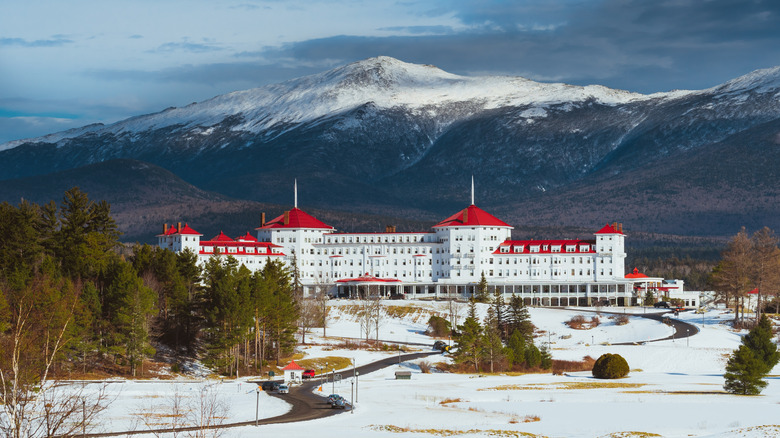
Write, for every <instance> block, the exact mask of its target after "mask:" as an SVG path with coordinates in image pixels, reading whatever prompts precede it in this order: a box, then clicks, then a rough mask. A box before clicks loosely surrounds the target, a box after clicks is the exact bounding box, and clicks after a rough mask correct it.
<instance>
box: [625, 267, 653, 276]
mask: <svg viewBox="0 0 780 438" xmlns="http://www.w3.org/2000/svg"><path fill="white" fill-rule="evenodd" d="M626 278H650V277H648V276H647V275H645V274H642V273H641V272H639V269H638V268H634V272H632V273H630V274H626Z"/></svg>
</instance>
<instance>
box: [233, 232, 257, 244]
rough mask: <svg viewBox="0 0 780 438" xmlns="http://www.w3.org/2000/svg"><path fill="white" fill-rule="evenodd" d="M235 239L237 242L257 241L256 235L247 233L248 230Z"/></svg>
mask: <svg viewBox="0 0 780 438" xmlns="http://www.w3.org/2000/svg"><path fill="white" fill-rule="evenodd" d="M236 240H238V241H239V242H257V237H254V236H252V235H251V234H249V231H247V232H246V234H244V235H243V236H241V237H239V238H238V239H236Z"/></svg>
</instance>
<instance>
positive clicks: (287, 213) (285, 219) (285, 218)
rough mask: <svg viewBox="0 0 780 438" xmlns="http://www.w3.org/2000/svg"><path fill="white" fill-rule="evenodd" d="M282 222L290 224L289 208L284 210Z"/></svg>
mask: <svg viewBox="0 0 780 438" xmlns="http://www.w3.org/2000/svg"><path fill="white" fill-rule="evenodd" d="M284 224H285V225H290V211H289V210H288V211H285V212H284Z"/></svg>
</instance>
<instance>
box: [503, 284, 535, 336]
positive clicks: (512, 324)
mask: <svg viewBox="0 0 780 438" xmlns="http://www.w3.org/2000/svg"><path fill="white" fill-rule="evenodd" d="M535 328H536V327H534V325H533V323H531V315H530V314H529V313H528V308H527V307H525V304H523V299H522V298H520V297H519V296H517V295H512V298H510V299H509V311H508V312H507V316H506V330H507V332H508V333H514V332H515V331H517V332H520V334H521V335H522V336H523V338H524V339H525V341H526V343H528V342H533V338H534V329H535Z"/></svg>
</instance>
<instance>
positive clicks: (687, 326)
mask: <svg viewBox="0 0 780 438" xmlns="http://www.w3.org/2000/svg"><path fill="white" fill-rule="evenodd" d="M566 310H577V309H575V308H569V307H567V308H566ZM579 311H581V312H595V313H605V314H609V315H626V316H638V317H641V318H647V319H652V320H654V321H658V322H661V323H666V324H668V325H669V326H671V327H672V328H673V329H674V333H672V335H671V336H667V337H665V338H660V339H652V340H650V341H643V343H647V342H658V341H668V340H670V339H683V338H687V337H689V336H693V335H695V334H697V333H699V328H698V327H696V326H695V325H693V324H691V323H688V322H685V321H680V320H679V319H676V318H674V317H673V316H672V314H673V311H672V310H667V311H665V312H654V313H623V312H609V311H598V310H579ZM637 344H638V343H637V342H618V343H615V344H612V345H637Z"/></svg>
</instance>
